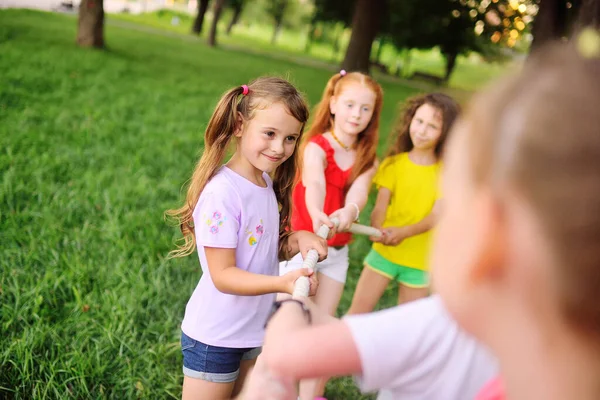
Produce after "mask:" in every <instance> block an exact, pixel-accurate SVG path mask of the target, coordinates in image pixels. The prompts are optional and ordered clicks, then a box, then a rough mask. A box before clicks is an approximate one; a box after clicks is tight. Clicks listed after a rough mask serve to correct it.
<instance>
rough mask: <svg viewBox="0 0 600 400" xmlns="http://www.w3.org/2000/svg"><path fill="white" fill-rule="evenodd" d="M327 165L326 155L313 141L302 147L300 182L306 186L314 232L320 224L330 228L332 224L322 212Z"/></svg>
mask: <svg viewBox="0 0 600 400" xmlns="http://www.w3.org/2000/svg"><path fill="white" fill-rule="evenodd" d="M326 165H327V161H326V155H325V152H324V151H323V149H321V148H320V147H319V146H318V145H316V144H315V143H309V144H308V145H307V146H306V148H305V149H304V155H303V163H302V183H303V184H304V187H305V188H306V194H305V203H306V209H307V210H308V213H309V214H310V217H311V219H312V222H313V229H314V230H315V232H316V231H317V229H318V227H319V226H320V225H321V224H323V223H324V224H326V225H328V226H329V227H330V228H332V227H333V224H332V223H331V221H330V220H329V218H328V217H327V215H326V214H325V213H324V212H323V207H324V206H325V195H326V194H327V193H326V181H325V167H326Z"/></svg>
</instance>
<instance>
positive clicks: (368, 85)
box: [279, 70, 383, 399]
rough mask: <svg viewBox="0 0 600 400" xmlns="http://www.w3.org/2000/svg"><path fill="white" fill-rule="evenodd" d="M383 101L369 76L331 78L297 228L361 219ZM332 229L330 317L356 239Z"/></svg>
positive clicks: (322, 275)
mask: <svg viewBox="0 0 600 400" xmlns="http://www.w3.org/2000/svg"><path fill="white" fill-rule="evenodd" d="M382 103H383V91H382V89H381V87H380V86H379V84H378V83H377V82H375V81H374V80H373V79H372V78H371V77H369V76H367V75H364V74H362V73H359V72H350V73H346V71H344V70H342V71H340V73H338V74H335V75H334V76H333V77H331V79H329V82H327V87H326V88H325V91H324V93H323V98H322V99H321V102H320V103H319V105H318V106H317V108H316V111H315V116H314V120H313V123H312V127H311V129H310V130H309V131H308V132H307V133H306V134H305V136H304V142H303V144H302V147H301V149H300V154H301V155H302V157H303V162H302V172H301V176H300V181H299V182H298V183H297V185H296V187H295V189H294V191H293V194H292V204H293V205H292V230H298V229H305V230H310V231H315V232H316V231H317V230H318V228H319V227H320V226H321V225H322V224H325V225H328V226H329V227H330V228H333V224H332V223H331V219H330V216H331V217H332V218H333V217H334V216H335V217H337V218H338V219H339V221H340V224H339V226H338V228H337V230H338V231H344V230H346V229H347V228H349V226H350V224H352V222H354V221H355V220H357V219H358V216H359V214H360V210H361V209H362V208H363V207H364V206H365V204H366V203H367V197H368V194H369V189H370V186H371V180H372V178H373V176H374V174H375V171H376V168H377V165H376V164H377V159H376V154H375V151H376V149H377V142H378V138H379V137H378V136H379V135H378V131H379V115H380V112H381V106H382ZM333 233H334V234H333V236H331V237H330V239H329V241H328V244H329V250H328V256H327V259H326V260H324V261H323V262H321V263H319V264H318V280H319V288H318V289H317V294H316V296H315V298H314V301H315V303H316V304H317V305H318V306H319V307H320V308H321V309H323V310H324V311H326V312H327V313H329V314H330V315H334V314H335V312H336V310H337V307H338V304H339V301H340V298H341V296H342V292H343V290H344V284H345V282H346V274H347V272H348V265H349V260H348V243H349V242H350V240H351V235H350V234H349V233H336V232H335V230H334V231H333ZM301 266H302V256H299V257H294V258H293V259H292V260H290V261H286V262H282V263H281V264H280V267H279V271H280V274H281V275H283V274H285V273H287V272H289V271H291V270H295V269H298V268H301ZM323 388H324V381H323V382H316V381H314V382H308V383H307V382H303V383H301V385H300V395H301V398H303V399H304V398H306V399H309V398H310V399H312V398H314V397H315V396H316V395H321V394H322V392H323ZM311 396H312V397H311Z"/></svg>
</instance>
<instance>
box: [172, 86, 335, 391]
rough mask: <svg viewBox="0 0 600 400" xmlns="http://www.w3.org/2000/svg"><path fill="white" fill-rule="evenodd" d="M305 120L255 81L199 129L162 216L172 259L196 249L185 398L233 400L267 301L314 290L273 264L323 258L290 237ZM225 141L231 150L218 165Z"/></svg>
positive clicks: (314, 239)
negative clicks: (173, 199) (189, 164)
mask: <svg viewBox="0 0 600 400" xmlns="http://www.w3.org/2000/svg"><path fill="white" fill-rule="evenodd" d="M307 119H308V109H307V106H306V103H305V101H304V99H303V98H302V96H301V95H300V93H298V91H297V90H296V88H294V87H293V86H292V85H291V84H290V83H288V82H287V81H285V80H283V79H279V78H271V77H263V78H258V79H257V80H255V81H253V82H252V83H250V84H249V85H243V86H241V87H236V88H233V89H231V90H229V91H228V92H227V93H225V95H224V96H223V98H222V99H221V100H220V101H219V104H218V105H217V107H216V109H215V112H214V114H213V116H212V118H211V120H210V122H209V123H208V127H207V129H206V132H205V137H204V145H205V151H204V153H203V154H202V157H201V158H200V161H199V162H198V164H197V166H196V169H195V171H194V173H193V175H192V178H191V180H190V184H189V188H188V193H187V198H186V201H185V203H184V205H183V206H182V207H181V208H179V209H177V210H172V211H170V212H169V214H170V215H171V216H173V217H175V218H176V219H177V220H178V222H179V224H180V227H181V231H182V233H183V245H181V246H179V248H178V249H177V250H175V251H173V252H172V255H173V256H185V255H188V254H191V253H192V252H193V251H194V249H195V248H197V250H198V256H199V259H200V266H201V268H202V277H201V278H200V281H199V282H198V285H197V286H196V289H195V290H194V292H193V294H192V297H191V298H190V300H189V302H188V304H187V307H186V310H185V317H184V319H183V323H182V331H183V332H182V338H181V345H182V351H183V372H184V375H185V376H184V381H183V398H184V399H185V398H192V397H193V398H203V399H211V400H212V399H217V400H218V399H229V398H230V397H231V396H235V395H237V394H238V392H239V390H240V389H241V387H242V385H243V381H244V379H245V377H246V374H247V372H248V370H249V369H250V368H251V367H252V366H253V365H254V363H255V361H256V357H258V355H259V354H260V350H261V346H262V343H263V338H264V324H265V321H266V319H267V316H268V313H269V311H270V309H271V306H272V304H273V301H274V299H275V293H290V294H291V293H292V292H293V287H294V282H295V281H296V279H298V278H299V277H300V276H310V280H311V293H313V294H314V291H315V290H316V280H315V278H314V277H312V271H311V270H307V269H303V270H297V271H293V272H290V273H288V274H286V275H283V276H278V275H279V274H278V262H279V260H280V259H289V258H290V257H291V256H293V255H295V254H296V253H298V252H301V253H302V254H303V255H305V254H306V252H307V251H308V250H310V249H316V250H317V251H318V252H319V255H320V258H321V259H323V258H324V257H325V255H326V253H327V243H326V241H325V240H324V239H321V238H319V237H318V236H316V235H315V234H314V233H312V232H305V231H298V232H291V230H290V229H289V226H290V218H289V216H290V215H289V214H290V208H291V204H290V197H291V196H290V194H291V188H292V184H293V180H294V176H295V174H296V165H297V160H296V158H297V155H296V154H297V153H296V151H295V150H296V147H297V143H298V142H299V139H300V137H301V135H302V131H303V128H304V124H305V123H306V120H307ZM234 139H235V143H236V151H235V153H234V154H233V156H232V157H231V159H230V160H229V161H228V162H227V163H226V164H225V165H222V162H223V158H224V156H225V153H226V150H227V148H228V145H229V143H230V142H231V141H232V140H234ZM271 177H273V178H271Z"/></svg>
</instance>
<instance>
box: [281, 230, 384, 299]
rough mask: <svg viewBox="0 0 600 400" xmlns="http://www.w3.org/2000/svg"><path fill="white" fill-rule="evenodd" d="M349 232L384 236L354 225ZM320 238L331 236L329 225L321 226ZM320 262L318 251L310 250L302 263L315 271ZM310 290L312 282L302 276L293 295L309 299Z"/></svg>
mask: <svg viewBox="0 0 600 400" xmlns="http://www.w3.org/2000/svg"><path fill="white" fill-rule="evenodd" d="M331 222H333V225H335V226H338V224H339V223H340V221H339V220H338V219H337V218H332V219H331ZM348 232H352V233H355V234H357V235H367V236H376V237H380V236H381V235H382V233H381V231H380V230H379V229H376V228H373V227H371V226H365V225H359V224H352V225H351V226H350V229H349V230H348ZM317 235H318V236H319V237H322V238H323V239H327V235H329V227H328V226H327V225H321V227H320V228H319V231H318V232H317ZM318 260H319V252H318V251H317V250H314V249H313V250H310V251H309V252H308V254H307V255H306V258H305V259H304V261H303V262H302V268H310V269H313V270H315V269H316V266H317V261H318ZM315 272H316V270H315ZM309 290H310V281H309V279H308V277H307V276H301V277H300V278H298V279H296V283H295V284H294V292H293V293H292V296H293V297H307V296H308V293H309Z"/></svg>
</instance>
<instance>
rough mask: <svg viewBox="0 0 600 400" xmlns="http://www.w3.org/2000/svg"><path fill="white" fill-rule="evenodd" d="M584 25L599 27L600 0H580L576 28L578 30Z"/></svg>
mask: <svg viewBox="0 0 600 400" xmlns="http://www.w3.org/2000/svg"><path fill="white" fill-rule="evenodd" d="M586 26H592V27H594V28H597V29H598V28H600V0H581V6H580V7H579V15H578V17H577V21H576V29H577V30H578V31H579V30H581V28H583V27H586Z"/></svg>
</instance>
